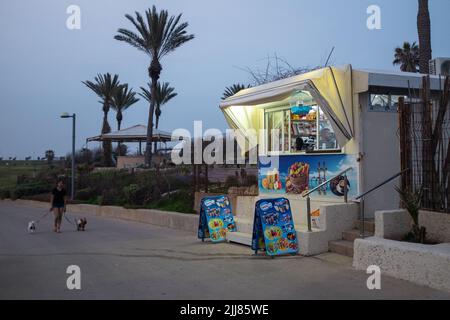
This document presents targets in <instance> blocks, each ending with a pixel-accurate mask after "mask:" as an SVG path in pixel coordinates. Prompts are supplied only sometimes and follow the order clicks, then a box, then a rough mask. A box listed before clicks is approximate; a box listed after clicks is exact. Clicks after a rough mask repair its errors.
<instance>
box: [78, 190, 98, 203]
mask: <svg viewBox="0 0 450 320" xmlns="http://www.w3.org/2000/svg"><path fill="white" fill-rule="evenodd" d="M95 197H96V193H95V192H94V190H93V189H92V188H84V189H80V190H78V191H77V192H76V194H75V199H76V200H81V201H87V200H91V199H92V198H95Z"/></svg>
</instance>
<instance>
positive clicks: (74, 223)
mask: <svg viewBox="0 0 450 320" xmlns="http://www.w3.org/2000/svg"><path fill="white" fill-rule="evenodd" d="M63 215H64V219H66V221H67V222H69V223H70V224H71V225H74V226H77V224H76V221H75V222H72V221H70V219H69V218H67V216H66V213H65V212H64V213H63Z"/></svg>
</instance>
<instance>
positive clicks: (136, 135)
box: [86, 124, 172, 142]
mask: <svg viewBox="0 0 450 320" xmlns="http://www.w3.org/2000/svg"><path fill="white" fill-rule="evenodd" d="M105 140H109V141H115V142H142V141H146V140H147V126H144V125H141V124H138V125H136V126H133V127H130V128H126V129H122V130H119V131H115V132H111V133H106V134H102V135H99V136H95V137H91V138H87V139H86V141H87V142H91V141H105ZM171 140H172V134H171V133H169V132H166V131H162V130H159V129H153V141H162V142H166V141H171Z"/></svg>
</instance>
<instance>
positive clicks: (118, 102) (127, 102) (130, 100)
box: [111, 84, 139, 130]
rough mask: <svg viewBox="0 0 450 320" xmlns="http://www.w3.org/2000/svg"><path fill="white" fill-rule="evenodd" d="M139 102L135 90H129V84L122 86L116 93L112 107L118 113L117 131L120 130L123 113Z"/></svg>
mask: <svg viewBox="0 0 450 320" xmlns="http://www.w3.org/2000/svg"><path fill="white" fill-rule="evenodd" d="M138 101H139V99H138V98H136V92H133V89H128V84H123V85H120V86H119V87H118V88H117V90H115V91H114V94H113V96H112V100H111V102H112V104H111V107H112V108H113V109H114V110H115V111H116V120H117V130H120V126H121V123H122V120H123V112H124V111H125V110H127V109H128V108H129V107H131V106H132V105H133V104H135V103H136V102H138Z"/></svg>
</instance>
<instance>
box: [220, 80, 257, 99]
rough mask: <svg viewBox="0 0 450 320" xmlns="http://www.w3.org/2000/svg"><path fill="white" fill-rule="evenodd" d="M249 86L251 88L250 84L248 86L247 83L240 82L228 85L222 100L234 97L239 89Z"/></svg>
mask: <svg viewBox="0 0 450 320" xmlns="http://www.w3.org/2000/svg"><path fill="white" fill-rule="evenodd" d="M247 88H250V86H246V85H245V84H240V83H235V84H233V85H232V86H229V87H226V88H225V91H224V92H223V95H222V100H225V99H226V98H229V97H232V96H234V95H235V94H236V93H238V92H239V91H241V90H244V89H247Z"/></svg>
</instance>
